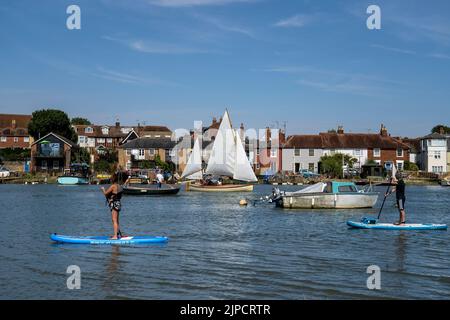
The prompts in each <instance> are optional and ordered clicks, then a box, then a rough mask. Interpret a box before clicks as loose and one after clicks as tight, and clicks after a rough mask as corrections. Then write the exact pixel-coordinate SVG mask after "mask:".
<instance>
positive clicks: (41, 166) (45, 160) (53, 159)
mask: <svg viewBox="0 0 450 320" xmlns="http://www.w3.org/2000/svg"><path fill="white" fill-rule="evenodd" d="M76 148H77V145H76V144H75V143H74V142H72V141H70V140H68V139H66V138H64V137H62V136H60V135H58V134H56V133H49V134H47V135H45V136H44V137H42V138H40V139H39V140H36V141H35V142H33V144H32V145H31V165H30V171H31V172H33V173H35V172H45V173H63V172H64V170H67V169H70V163H71V156H72V151H73V149H76Z"/></svg>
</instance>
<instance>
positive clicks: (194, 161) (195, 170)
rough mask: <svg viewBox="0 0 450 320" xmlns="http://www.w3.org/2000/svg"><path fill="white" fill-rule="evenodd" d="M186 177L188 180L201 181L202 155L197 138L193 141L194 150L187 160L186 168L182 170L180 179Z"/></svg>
mask: <svg viewBox="0 0 450 320" xmlns="http://www.w3.org/2000/svg"><path fill="white" fill-rule="evenodd" d="M185 177H187V178H188V179H194V180H201V179H202V178H203V175H202V154H201V150H200V140H199V138H198V137H197V139H195V143H194V148H193V149H192V152H191V155H190V156H189V160H188V162H187V163H186V167H185V168H184V170H183V174H182V175H181V178H185Z"/></svg>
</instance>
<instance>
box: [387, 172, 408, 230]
mask: <svg viewBox="0 0 450 320" xmlns="http://www.w3.org/2000/svg"><path fill="white" fill-rule="evenodd" d="M392 183H393V184H395V186H394V187H393V188H392V191H391V192H389V193H387V194H386V196H388V195H390V194H392V193H394V192H395V196H396V199H397V207H398V211H399V213H400V219H399V221H398V222H396V223H394V224H395V225H402V224H405V223H406V212H405V201H406V196H405V187H406V186H405V181H404V180H403V177H402V175H401V173H399V172H397V174H396V175H395V179H394V180H393V181H392Z"/></svg>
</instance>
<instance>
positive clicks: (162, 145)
mask: <svg viewBox="0 0 450 320" xmlns="http://www.w3.org/2000/svg"><path fill="white" fill-rule="evenodd" d="M175 145H176V143H175V141H172V139H170V138H137V139H134V140H131V141H130V142H127V143H125V144H124V145H122V146H120V147H119V148H121V149H172V148H173V147H175Z"/></svg>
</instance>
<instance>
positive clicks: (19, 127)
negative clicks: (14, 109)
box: [0, 114, 33, 149]
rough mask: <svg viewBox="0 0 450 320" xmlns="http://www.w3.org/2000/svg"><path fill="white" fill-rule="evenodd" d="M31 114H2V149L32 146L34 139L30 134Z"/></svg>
mask: <svg viewBox="0 0 450 320" xmlns="http://www.w3.org/2000/svg"><path fill="white" fill-rule="evenodd" d="M30 121H31V115H23V114H0V149H3V148H30V146H31V143H32V142H33V139H32V138H31V137H30V136H29V134H28V124H29V122H30Z"/></svg>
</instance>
